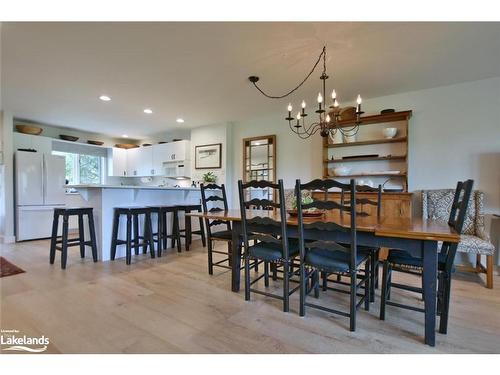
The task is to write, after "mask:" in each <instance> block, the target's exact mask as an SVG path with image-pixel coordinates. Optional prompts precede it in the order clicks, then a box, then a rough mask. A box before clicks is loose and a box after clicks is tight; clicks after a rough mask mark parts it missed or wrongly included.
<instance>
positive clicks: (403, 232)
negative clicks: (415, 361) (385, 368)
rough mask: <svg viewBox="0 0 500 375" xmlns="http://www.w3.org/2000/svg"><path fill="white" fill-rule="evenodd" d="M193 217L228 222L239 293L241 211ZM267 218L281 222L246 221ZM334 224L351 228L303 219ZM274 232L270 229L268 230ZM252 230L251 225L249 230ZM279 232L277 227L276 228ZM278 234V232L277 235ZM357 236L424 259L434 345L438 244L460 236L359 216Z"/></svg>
mask: <svg viewBox="0 0 500 375" xmlns="http://www.w3.org/2000/svg"><path fill="white" fill-rule="evenodd" d="M189 215H190V216H193V217H203V218H206V219H209V220H223V221H229V222H231V224H232V225H231V229H232V264H231V270H232V274H231V284H232V291H233V292H239V290H240V264H241V255H242V254H241V253H242V252H241V249H242V241H241V213H240V210H227V211H218V212H207V213H202V212H192V213H190V214H189ZM252 217H269V218H272V219H273V220H275V221H280V215H279V212H276V211H273V210H249V211H247V218H249V219H250V218H252ZM315 221H324V222H335V223H337V224H340V225H342V226H345V227H349V226H350V221H351V217H350V215H348V214H341V213H338V212H336V213H330V212H328V213H325V214H324V215H323V216H322V217H321V218H304V222H305V223H307V222H315ZM269 229H270V230H273V228H269ZM248 230H249V231H251V230H252V226H249V227H248ZM276 230H277V231H279V228H278V227H276ZM287 233H288V236H289V237H290V238H298V225H297V218H296V217H292V216H290V215H288V216H287ZM277 234H279V233H277ZM356 235H357V242H358V245H366V246H371V247H386V248H396V249H404V250H406V251H408V252H409V253H410V254H411V255H412V256H414V257H421V258H422V259H423V266H424V267H423V289H424V305H425V307H424V310H425V343H426V344H427V345H430V346H434V345H435V340H436V339H435V337H436V335H435V331H436V305H437V303H436V302H437V300H436V293H437V291H436V284H437V265H438V241H447V242H454V243H458V242H459V241H460V235H459V234H458V233H456V232H455V230H454V229H453V228H451V227H450V226H449V225H448V224H447V223H446V222H443V221H438V220H430V219H422V218H417V217H412V218H399V217H388V216H384V215H381V216H380V217H377V216H358V217H357V220H356ZM304 237H305V239H310V240H317V239H322V240H331V241H338V242H342V243H349V242H350V234H349V232H342V231H328V230H318V229H307V228H305V230H304Z"/></svg>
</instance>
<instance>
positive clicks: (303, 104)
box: [302, 100, 306, 108]
mask: <svg viewBox="0 0 500 375" xmlns="http://www.w3.org/2000/svg"><path fill="white" fill-rule="evenodd" d="M302 108H306V102H305V101H304V100H302Z"/></svg>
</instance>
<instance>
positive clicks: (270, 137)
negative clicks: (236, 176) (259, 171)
mask: <svg viewBox="0 0 500 375" xmlns="http://www.w3.org/2000/svg"><path fill="white" fill-rule="evenodd" d="M259 139H265V140H267V142H268V144H269V145H271V144H272V145H273V157H272V158H273V160H272V167H271V168H269V169H270V170H272V171H273V178H272V180H269V181H271V182H276V135H274V134H273V135H261V136H258V137H251V138H243V178H242V180H243V182H248V180H247V170H246V161H247V159H248V158H249V155H247V144H248V143H250V142H252V141H257V140H259Z"/></svg>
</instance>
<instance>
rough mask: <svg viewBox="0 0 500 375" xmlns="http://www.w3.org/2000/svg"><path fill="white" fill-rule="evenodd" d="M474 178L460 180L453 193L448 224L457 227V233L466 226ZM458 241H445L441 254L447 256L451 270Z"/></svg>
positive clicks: (448, 267)
mask: <svg viewBox="0 0 500 375" xmlns="http://www.w3.org/2000/svg"><path fill="white" fill-rule="evenodd" d="M473 185H474V181H473V180H467V181H464V182H462V181H459V182H458V183H457V187H456V189H455V194H454V195H453V202H452V204H451V209H450V216H449V217H448V224H449V225H450V227H452V228H453V229H455V231H456V232H457V233H460V234H461V233H462V232H463V228H464V222H465V217H466V213H467V208H468V205H469V202H470V197H471V193H472V186H473ZM457 247H458V244H457V243H450V242H443V245H442V246H441V250H440V252H441V254H443V255H444V256H445V259H446V268H447V270H451V267H452V266H453V261H454V260H455V254H456V252H457Z"/></svg>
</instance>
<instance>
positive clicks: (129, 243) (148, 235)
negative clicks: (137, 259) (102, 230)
mask: <svg viewBox="0 0 500 375" xmlns="http://www.w3.org/2000/svg"><path fill="white" fill-rule="evenodd" d="M151 212H152V210H151V208H150V207H115V213H114V218H113V234H112V237H111V260H115V256H116V247H117V246H118V245H126V258H125V262H126V263H127V264H130V263H131V261H132V247H134V250H135V255H139V247H141V246H142V252H143V254H145V253H146V251H147V247H148V246H149V251H150V253H151V258H154V257H155V249H154V240H153V230H152V225H151ZM121 215H126V217H127V230H126V239H125V240H121V239H119V238H118V228H119V225H120V216H121ZM140 215H144V231H143V235H142V236H141V235H139V216H140ZM132 221H133V224H134V235H133V238H132ZM141 240H142V241H141Z"/></svg>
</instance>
